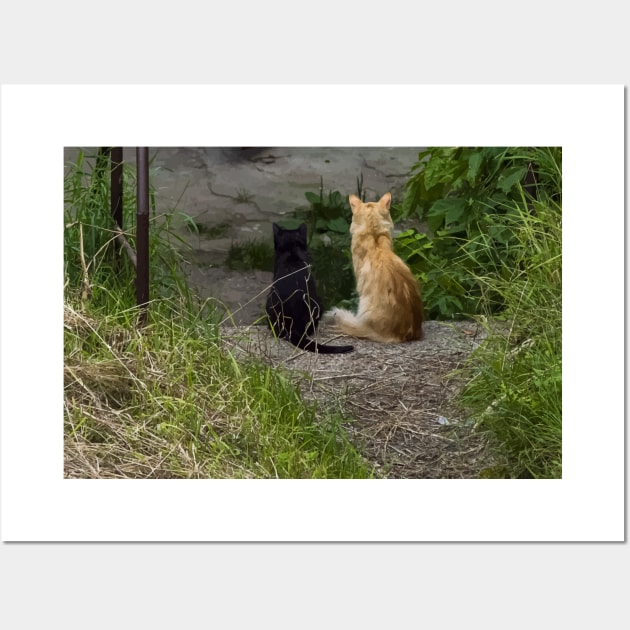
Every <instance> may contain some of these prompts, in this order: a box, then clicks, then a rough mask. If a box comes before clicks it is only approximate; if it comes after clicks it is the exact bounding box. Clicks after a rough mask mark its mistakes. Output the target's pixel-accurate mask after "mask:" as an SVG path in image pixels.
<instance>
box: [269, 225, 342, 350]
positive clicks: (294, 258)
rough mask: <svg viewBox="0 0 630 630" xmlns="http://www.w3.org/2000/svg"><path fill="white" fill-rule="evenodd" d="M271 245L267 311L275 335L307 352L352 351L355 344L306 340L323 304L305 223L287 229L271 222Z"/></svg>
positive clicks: (312, 332)
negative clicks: (331, 344) (273, 249)
mask: <svg viewBox="0 0 630 630" xmlns="http://www.w3.org/2000/svg"><path fill="white" fill-rule="evenodd" d="M273 244H274V248H275V251H276V259H275V262H274V266H273V285H272V287H271V290H270V291H269V295H268V296H267V307H266V311H267V317H268V318H269V324H270V326H271V327H272V328H273V330H274V331H275V333H276V335H278V337H280V338H281V339H286V340H287V341H290V342H291V343H292V344H293V345H294V346H297V347H298V348H300V349H301V350H308V351H309V352H321V353H326V354H332V353H339V352H351V351H352V350H354V346H327V345H324V344H321V343H317V342H315V341H313V340H312V339H309V337H310V336H312V335H314V334H315V331H316V329H317V324H318V323H319V319H320V317H321V315H322V305H321V302H320V301H319V298H318V297H317V293H316V291H315V281H314V279H313V275H312V273H311V263H310V258H309V255H308V251H307V247H306V224H305V223H302V225H300V227H299V228H297V229H295V230H288V229H286V228H282V227H280V226H279V225H278V224H276V223H274V224H273Z"/></svg>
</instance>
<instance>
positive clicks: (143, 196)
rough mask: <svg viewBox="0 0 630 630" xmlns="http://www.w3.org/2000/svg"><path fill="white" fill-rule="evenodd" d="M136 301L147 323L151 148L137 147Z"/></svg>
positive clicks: (143, 319) (142, 318)
mask: <svg viewBox="0 0 630 630" xmlns="http://www.w3.org/2000/svg"><path fill="white" fill-rule="evenodd" d="M136 169H137V197H136V254H137V262H138V267H137V272H136V273H137V275H136V303H137V305H138V306H139V307H141V308H142V311H141V315H140V324H141V325H142V324H144V323H146V319H147V308H148V305H149V149H148V147H136Z"/></svg>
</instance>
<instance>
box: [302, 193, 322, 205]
mask: <svg viewBox="0 0 630 630" xmlns="http://www.w3.org/2000/svg"><path fill="white" fill-rule="evenodd" d="M304 196H305V197H306V200H307V201H308V202H309V203H312V204H313V205H315V204H317V203H319V202H320V201H321V199H320V197H319V195H316V194H315V193H312V192H306V193H304Z"/></svg>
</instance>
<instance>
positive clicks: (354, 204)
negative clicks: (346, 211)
mask: <svg viewBox="0 0 630 630" xmlns="http://www.w3.org/2000/svg"><path fill="white" fill-rule="evenodd" d="M348 201H349V202H350V208H351V209H352V212H356V211H357V208H358V207H359V206H360V205H361V200H360V199H359V198H358V197H357V196H356V195H350V196H349V197H348Z"/></svg>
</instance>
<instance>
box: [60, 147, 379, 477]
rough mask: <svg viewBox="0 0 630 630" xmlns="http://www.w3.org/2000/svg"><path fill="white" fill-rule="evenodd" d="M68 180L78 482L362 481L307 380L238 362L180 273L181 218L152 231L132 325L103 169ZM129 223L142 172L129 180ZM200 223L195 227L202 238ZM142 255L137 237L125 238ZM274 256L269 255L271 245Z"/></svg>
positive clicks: (93, 159)
mask: <svg viewBox="0 0 630 630" xmlns="http://www.w3.org/2000/svg"><path fill="white" fill-rule="evenodd" d="M68 166H69V170H68V175H67V176H66V178H65V181H64V186H65V216H64V219H65V230H64V268H65V295H64V439H65V444H64V446H65V455H66V457H65V472H66V474H67V475H69V476H73V477H119V478H125V477H126V478H142V477H152V478H156V477H168V478H208V477H216V478H243V477H249V478H253V477H264V478H269V477H284V478H365V477H371V476H373V471H372V470H371V469H370V468H369V467H368V466H367V465H366V464H365V463H364V461H363V459H362V457H361V456H360V455H359V453H358V452H357V451H356V449H355V448H354V447H353V446H352V445H351V444H350V443H349V441H348V439H347V436H346V435H345V431H344V430H343V426H342V422H343V421H344V418H342V417H341V416H340V415H339V413H337V412H335V411H326V412H323V411H320V410H319V409H318V408H317V407H316V406H315V405H314V404H310V403H308V404H307V403H306V402H305V401H304V400H303V399H302V397H301V396H300V393H299V382H296V380H298V379H299V378H302V377H298V376H292V375H290V374H289V373H288V372H283V371H280V370H278V369H273V368H271V367H269V366H268V365H265V364H263V363H262V362H261V361H259V360H254V359H252V360H247V361H246V360H244V359H239V360H237V359H236V358H235V356H234V355H233V354H232V353H230V352H229V351H228V350H226V348H225V345H224V344H223V343H222V340H221V337H220V332H219V327H218V325H217V323H216V317H215V316H214V312H213V310H212V309H211V308H210V307H209V306H208V304H207V303H205V302H203V303H201V302H199V301H198V300H197V299H196V296H194V295H193V294H191V292H190V291H189V289H188V287H187V285H186V279H185V276H184V274H183V272H182V270H181V268H180V265H179V263H180V262H181V261H182V257H181V254H180V253H179V252H180V250H181V247H182V246H184V245H185V244H184V243H183V242H182V241H181V240H179V239H178V238H177V237H175V236H174V234H173V230H172V223H171V222H172V220H173V217H174V216H177V215H178V213H177V212H176V210H175V209H173V211H172V212H170V213H168V214H167V215H166V216H157V215H156V212H155V204H154V203H153V204H152V207H153V213H152V216H151V222H150V229H151V233H150V247H151V254H150V255H151V263H150V264H151V304H150V308H149V310H148V317H147V322H146V325H145V326H143V327H138V326H137V318H136V314H137V312H136V309H135V290H134V285H135V269H134V268H133V266H132V265H131V263H130V262H129V261H128V260H127V257H126V255H125V254H122V255H120V254H119V253H118V252H116V250H115V247H114V242H115V241H114V239H115V237H114V229H113V221H112V218H111V215H110V202H109V194H110V193H109V177H108V176H107V174H108V164H107V161H106V160H105V159H104V157H103V156H100V157H99V156H98V155H94V156H86V155H85V154H84V153H83V152H80V153H79V158H78V160H77V161H76V163H74V164H71V165H68ZM123 176H124V177H123V191H124V200H123V208H124V212H125V216H124V225H125V226H130V227H132V226H133V225H134V223H135V221H134V217H135V172H134V169H133V167H132V165H125V167H124V171H123ZM194 225H196V224H195V223H194V219H193V220H192V221H190V222H188V226H189V228H192V229H193V230H194ZM125 233H126V235H127V237H128V239H129V241H130V243H131V245H132V246H135V238H134V230H133V228H132V229H128V230H126V232H125ZM267 249H269V246H267Z"/></svg>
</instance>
